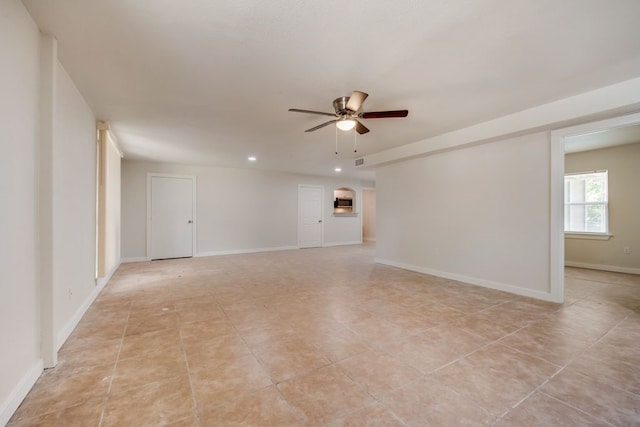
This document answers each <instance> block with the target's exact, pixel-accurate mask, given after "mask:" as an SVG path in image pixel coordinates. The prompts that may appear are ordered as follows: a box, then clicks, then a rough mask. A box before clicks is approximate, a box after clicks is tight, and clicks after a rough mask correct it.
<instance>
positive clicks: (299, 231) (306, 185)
mask: <svg viewBox="0 0 640 427" xmlns="http://www.w3.org/2000/svg"><path fill="white" fill-rule="evenodd" d="M303 188H316V189H317V188H319V189H320V220H321V221H322V222H321V223H320V247H323V246H324V208H325V200H324V185H311V184H298V249H300V248H301V247H302V245H301V242H300V238H301V236H302V215H301V214H302V209H301V206H302V197H300V193H301V191H302V189H303Z"/></svg>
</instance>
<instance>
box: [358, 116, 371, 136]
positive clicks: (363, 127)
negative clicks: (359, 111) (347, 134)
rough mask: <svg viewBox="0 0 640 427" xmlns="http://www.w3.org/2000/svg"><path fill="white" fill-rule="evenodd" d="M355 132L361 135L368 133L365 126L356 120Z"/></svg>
mask: <svg viewBox="0 0 640 427" xmlns="http://www.w3.org/2000/svg"><path fill="white" fill-rule="evenodd" d="M356 132H358V133H359V134H360V135H362V134H363V133H367V132H369V129H368V128H367V127H366V126H365V125H363V124H362V123H360V122H359V121H357V120H356Z"/></svg>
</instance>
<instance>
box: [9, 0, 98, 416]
mask: <svg viewBox="0 0 640 427" xmlns="http://www.w3.org/2000/svg"><path fill="white" fill-rule="evenodd" d="M56 46H57V45H56V42H55V40H54V39H53V38H52V37H50V36H42V35H41V34H40V32H39V30H38V28H37V26H36V25H35V24H34V22H33V20H32V19H31V17H30V16H29V14H28V13H27V11H26V10H25V9H24V7H23V5H22V3H21V2H20V1H18V0H7V1H2V2H0V63H1V64H2V73H0V135H2V156H0V198H1V200H2V209H0V215H1V216H0V236H2V238H1V239H0V271H1V272H2V279H1V280H0V343H1V345H2V348H3V351H1V352H0V425H4V424H5V423H6V422H7V421H8V420H9V418H10V417H11V415H12V414H13V412H14V411H15V409H16V408H17V407H18V405H19V404H20V402H21V401H22V399H23V398H24V397H25V396H26V394H27V393H28V392H29V390H30V388H31V387H32V385H33V384H34V383H35V381H36V380H37V379H38V377H39V375H40V374H41V372H42V369H43V366H45V365H47V366H50V365H54V364H55V360H56V358H55V349H56V348H55V347H56V346H57V347H59V346H60V345H62V343H63V342H64V339H66V337H67V336H68V334H69V333H71V331H72V330H73V328H74V327H75V325H76V324H77V322H78V321H79V320H80V317H81V316H82V314H83V313H84V311H85V310H86V308H87V307H88V306H89V304H90V303H91V302H92V301H93V298H94V297H95V296H96V295H97V292H96V290H97V288H96V287H95V280H94V279H95V204H96V196H95V175H96V153H95V118H94V116H93V113H92V112H91V109H90V108H89V107H88V106H87V104H86V103H85V102H84V100H83V98H82V96H81V95H80V93H79V92H78V90H77V88H76V87H75V85H74V83H73V81H72V80H71V78H70V77H69V75H68V74H67V73H66V71H65V70H64V68H63V67H62V66H61V64H60V63H59V62H58V59H57V57H56V54H57V49H56ZM56 341H57V342H56Z"/></svg>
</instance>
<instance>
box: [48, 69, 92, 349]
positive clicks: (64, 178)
mask: <svg viewBox="0 0 640 427" xmlns="http://www.w3.org/2000/svg"><path fill="white" fill-rule="evenodd" d="M56 74H57V82H56V89H57V99H56V103H55V117H56V122H55V127H54V129H55V131H54V140H53V247H54V252H53V286H54V304H55V305H54V306H55V310H54V315H55V328H56V331H57V333H58V334H60V339H59V340H58V346H61V345H62V344H63V341H64V339H66V338H67V336H68V333H67V334H66V335H67V336H65V331H67V332H71V330H73V328H74V327H75V325H76V324H77V320H79V316H81V313H78V314H76V312H77V310H78V309H79V308H80V307H81V306H82V305H83V303H84V302H85V300H87V298H88V297H89V296H90V295H91V292H92V291H93V290H94V288H95V284H96V283H95V259H96V238H95V234H96V228H95V227H96V226H95V220H96V119H95V117H94V115H93V113H92V111H91V109H90V108H89V106H88V105H87V103H86V102H85V101H84V98H83V97H82V95H81V94H80V92H78V89H77V88H76V86H75V85H74V83H73V81H72V80H71V78H70V77H69V75H68V74H67V72H66V71H65V69H64V67H62V65H60V63H58V70H57V73H56ZM74 316H75V317H74ZM76 318H77V319H76ZM61 341H62V342H61Z"/></svg>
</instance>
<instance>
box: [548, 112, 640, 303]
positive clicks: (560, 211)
mask: <svg viewBox="0 0 640 427" xmlns="http://www.w3.org/2000/svg"><path fill="white" fill-rule="evenodd" d="M639 124H640V113H636V114H630V115H627V116H621V117H615V118H611V119H607V120H601V121H597V122H592V123H586V124H583V125H578V126H572V127H569V128H565V129H559V130H557V131H553V132H551V227H550V228H551V235H550V243H551V245H550V249H551V260H550V261H551V264H550V267H551V268H550V270H551V277H550V283H551V289H550V291H551V292H550V293H551V297H552V300H553V301H555V302H563V301H564V268H565V247H564V246H565V241H564V239H565V233H564V186H565V179H564V176H565V145H566V141H567V140H568V139H570V138H572V137H575V136H578V135H587V134H595V133H599V132H604V131H608V130H612V129H617V128H624V127H628V126H634V125H639Z"/></svg>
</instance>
